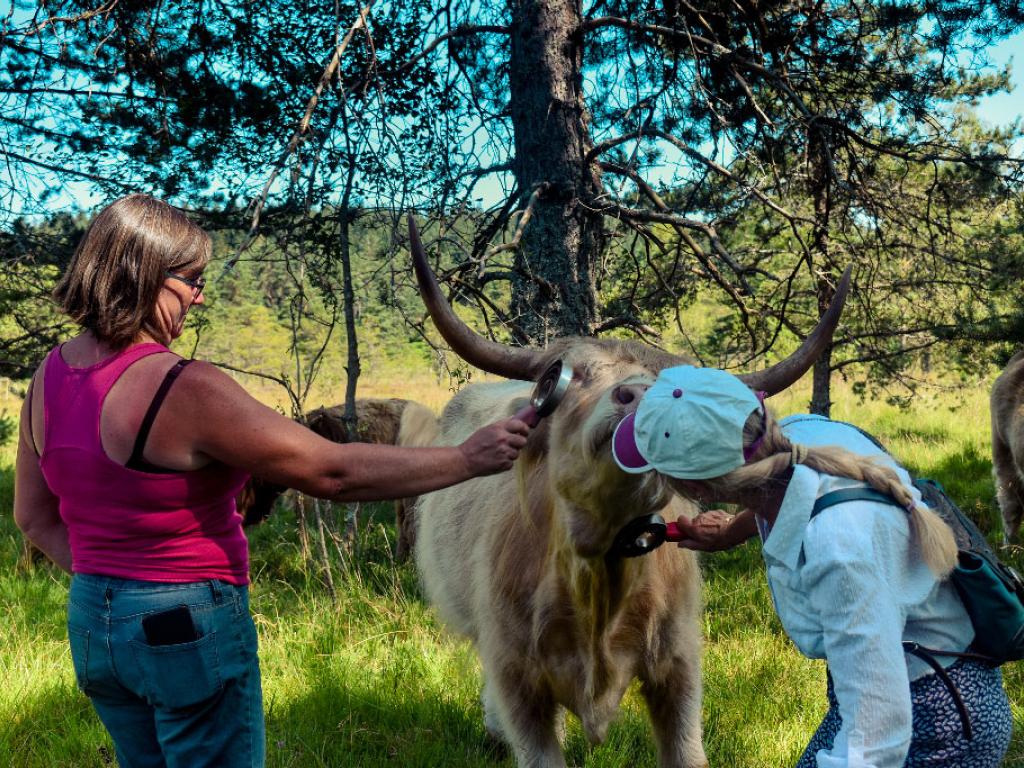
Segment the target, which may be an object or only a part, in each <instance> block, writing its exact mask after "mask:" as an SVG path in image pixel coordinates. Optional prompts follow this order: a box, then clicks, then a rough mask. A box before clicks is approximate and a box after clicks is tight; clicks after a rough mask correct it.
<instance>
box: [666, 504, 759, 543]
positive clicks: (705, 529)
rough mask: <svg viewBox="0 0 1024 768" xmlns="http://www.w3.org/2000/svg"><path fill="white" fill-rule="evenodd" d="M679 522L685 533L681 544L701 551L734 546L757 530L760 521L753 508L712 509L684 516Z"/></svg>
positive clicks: (677, 521)
mask: <svg viewBox="0 0 1024 768" xmlns="http://www.w3.org/2000/svg"><path fill="white" fill-rule="evenodd" d="M676 525H678V526H679V530H680V531H681V532H682V534H683V537H684V538H682V539H681V540H680V541H679V546H680V547H684V548H685V549H695V550H698V551H700V552H721V551H722V550H725V549H732V548H733V547H736V546H739V545H740V544H742V543H743V542H744V541H746V540H747V539H749V538H750V537H751V536H753V535H754V534H755V533H757V522H756V521H755V520H754V513H753V512H752V511H751V510H749V509H745V510H743V511H742V512H740V513H739V514H736V515H730V514H729V513H728V512H724V511H722V510H720V509H711V510H708V511H707V512H701V513H700V514H699V515H697V516H696V517H693V518H690V517H685V516H681V517H680V518H679V519H678V520H676Z"/></svg>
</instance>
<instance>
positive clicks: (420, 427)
mask: <svg viewBox="0 0 1024 768" xmlns="http://www.w3.org/2000/svg"><path fill="white" fill-rule="evenodd" d="M344 415H345V408H344V406H341V405H338V406H332V407H329V408H317V409H315V410H313V411H310V412H309V413H307V414H306V417H305V421H306V425H307V426H308V427H309V428H310V429H311V430H313V431H314V432H316V433H317V434H318V435H320V436H321V437H325V438H327V439H328V440H331V441H333V442H335V443H347V442H350V441H349V439H348V432H347V431H346V429H345V422H344ZM356 418H357V427H356V439H355V440H354V441H353V442H360V443H380V444H383V445H401V446H408V447H419V446H424V445H430V443H432V442H433V441H434V439H435V438H436V437H437V432H438V422H437V417H436V416H434V413H433V411H431V410H430V409H429V408H427V407H426V406H425V405H421V404H420V403H417V402H415V401H413V400H402V399H400V398H380V399H375V398H366V399H360V400H356ZM285 490H286V489H285V488H284V487H282V486H280V485H274V484H273V483H269V482H266V481H265V480H261V479H259V478H255V477H254V478H252V479H251V480H250V481H249V482H248V483H246V485H245V487H243V488H242V490H241V492H240V493H239V495H238V498H237V499H236V503H237V504H238V511H239V512H240V513H241V514H242V516H243V518H244V520H245V524H246V525H255V524H257V523H260V522H262V521H263V520H265V519H266V518H267V516H269V515H270V512H271V510H272V509H273V506H274V502H275V501H276V500H277V497H278V496H280V495H281V494H282V493H283V492H284V491H285ZM415 504H416V498H415V497H412V498H407V499H397V500H396V501H395V525H396V528H397V530H398V542H397V544H396V546H395V557H396V558H397V559H398V560H399V561H402V560H405V559H406V558H407V557H408V556H409V553H410V552H412V546H413V542H414V538H413V537H414V536H415V527H414V526H413V522H412V521H413V514H414V513H413V508H414V506H415Z"/></svg>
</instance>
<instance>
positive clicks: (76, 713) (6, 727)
mask: <svg viewBox="0 0 1024 768" xmlns="http://www.w3.org/2000/svg"><path fill="white" fill-rule="evenodd" d="M68 663H69V664H70V661H69V662H68ZM2 720H3V722H0V755H4V756H5V757H6V758H7V762H5V763H4V764H5V765H10V766H18V768H109V767H110V766H116V764H117V761H116V760H115V759H114V750H113V745H112V743H111V741H110V737H109V736H108V735H107V732H106V730H105V729H104V728H103V725H102V723H100V720H99V718H98V717H97V716H96V713H95V711H94V710H93V708H92V705H91V704H90V703H89V699H88V698H86V696H85V695H84V694H82V693H81V692H80V691H78V690H77V689H76V688H74V687H72V686H57V687H53V688H48V689H46V691H45V692H43V693H41V694H37V695H34V696H31V697H26V698H25V699H24V700H22V701H21V702H20V703H19V704H18V706H17V708H16V709H15V710H14V712H13V717H11V718H3V719H2Z"/></svg>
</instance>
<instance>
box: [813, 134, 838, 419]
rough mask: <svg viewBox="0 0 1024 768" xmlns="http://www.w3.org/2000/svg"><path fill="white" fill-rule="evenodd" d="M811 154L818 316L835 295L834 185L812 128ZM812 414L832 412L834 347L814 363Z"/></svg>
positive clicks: (822, 147) (821, 142) (822, 142)
mask: <svg viewBox="0 0 1024 768" xmlns="http://www.w3.org/2000/svg"><path fill="white" fill-rule="evenodd" d="M808 150H809V152H810V166H811V167H810V173H811V192H812V195H813V197H814V230H813V233H812V236H811V260H812V261H811V267H812V269H813V268H814V267H815V264H816V265H817V270H818V275H819V276H818V278H817V280H816V286H815V293H816V294H817V298H818V317H819V318H820V317H821V316H822V315H824V314H825V310H827V309H828V307H829V304H831V303H832V297H833V295H834V294H835V288H834V285H835V284H834V282H831V281H830V280H829V279H828V278H829V275H828V271H829V258H828V249H829V215H830V214H831V211H832V194H831V191H832V184H831V179H830V177H829V167H828V159H827V158H826V157H825V153H826V152H828V151H829V148H828V145H827V142H826V141H825V140H824V139H823V138H822V137H821V135H820V134H818V133H817V129H816V128H811V132H810V136H809V137H808ZM810 411H811V413H816V414H819V415H821V416H829V415H830V414H831V411H832V345H831V344H829V345H828V346H827V347H825V351H824V352H822V353H821V356H820V357H819V358H818V359H817V360H816V361H815V363H814V373H813V384H812V390H811V403H810Z"/></svg>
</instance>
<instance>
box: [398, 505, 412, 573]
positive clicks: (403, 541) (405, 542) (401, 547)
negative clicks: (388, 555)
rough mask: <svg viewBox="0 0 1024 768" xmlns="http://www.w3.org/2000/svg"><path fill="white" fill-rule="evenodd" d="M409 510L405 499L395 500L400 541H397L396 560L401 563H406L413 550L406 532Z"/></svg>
mask: <svg viewBox="0 0 1024 768" xmlns="http://www.w3.org/2000/svg"><path fill="white" fill-rule="evenodd" d="M408 514H409V511H408V510H407V509H406V506H405V499H398V500H397V501H396V502H395V532H396V533H397V535H398V541H397V542H396V543H395V560H397V561H398V562H400V563H404V562H405V561H406V560H408V559H409V553H410V552H411V551H412V547H411V546H409V536H408V534H407V533H406V527H407V525H408V524H407V522H406V519H405V518H406V515H408Z"/></svg>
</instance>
